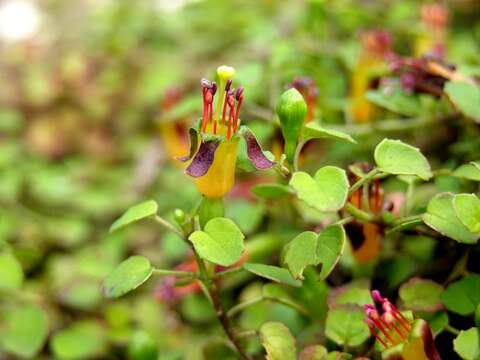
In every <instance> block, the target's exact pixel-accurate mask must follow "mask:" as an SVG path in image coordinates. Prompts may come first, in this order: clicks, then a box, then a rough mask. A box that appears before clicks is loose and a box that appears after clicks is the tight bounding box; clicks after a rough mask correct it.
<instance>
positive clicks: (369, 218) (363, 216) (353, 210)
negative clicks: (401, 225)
mask: <svg viewBox="0 0 480 360" xmlns="http://www.w3.org/2000/svg"><path fill="white" fill-rule="evenodd" d="M345 210H346V211H347V212H348V213H349V214H350V215H353V216H354V217H355V218H357V219H359V220H362V221H365V222H372V223H374V222H376V221H377V217H376V216H373V215H372V214H369V213H367V212H365V211H363V210H360V209H359V208H357V207H355V206H353V205H352V204H350V203H346V204H345Z"/></svg>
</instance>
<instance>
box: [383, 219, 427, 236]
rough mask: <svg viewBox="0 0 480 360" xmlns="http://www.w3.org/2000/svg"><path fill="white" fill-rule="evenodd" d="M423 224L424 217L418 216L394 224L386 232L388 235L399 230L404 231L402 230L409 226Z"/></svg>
mask: <svg viewBox="0 0 480 360" xmlns="http://www.w3.org/2000/svg"><path fill="white" fill-rule="evenodd" d="M421 224H423V220H422V218H421V217H420V218H418V219H411V220H408V221H404V222H402V223H400V224H398V225H396V226H394V227H393V228H391V229H389V230H387V231H386V232H385V234H386V235H390V234H393V233H395V232H398V231H402V230H405V229H409V228H412V227H415V226H417V225H421Z"/></svg>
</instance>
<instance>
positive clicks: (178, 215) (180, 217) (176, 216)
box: [173, 209, 185, 226]
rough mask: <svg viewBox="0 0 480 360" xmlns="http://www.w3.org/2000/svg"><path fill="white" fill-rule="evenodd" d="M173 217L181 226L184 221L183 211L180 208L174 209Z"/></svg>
mask: <svg viewBox="0 0 480 360" xmlns="http://www.w3.org/2000/svg"><path fill="white" fill-rule="evenodd" d="M173 218H174V219H175V221H176V222H177V224H179V225H180V226H181V225H182V224H183V223H184V222H185V212H184V211H183V210H182V209H175V211H174V212H173Z"/></svg>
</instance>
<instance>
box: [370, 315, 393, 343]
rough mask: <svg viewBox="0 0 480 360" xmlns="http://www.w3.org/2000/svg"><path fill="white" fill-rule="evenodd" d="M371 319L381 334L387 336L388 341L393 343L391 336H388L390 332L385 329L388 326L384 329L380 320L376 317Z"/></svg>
mask: <svg viewBox="0 0 480 360" xmlns="http://www.w3.org/2000/svg"><path fill="white" fill-rule="evenodd" d="M372 320H373V322H374V323H375V326H376V327H377V328H378V330H380V331H381V332H382V334H383V335H384V336H385V337H386V338H387V340H388V341H390V342H391V343H392V344H395V341H394V340H393V338H392V337H391V336H390V334H389V333H388V331H387V330H389V329H388V328H387V329H384V328H383V325H382V323H381V321H379V320H378V319H372Z"/></svg>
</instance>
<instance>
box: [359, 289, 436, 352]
mask: <svg viewBox="0 0 480 360" xmlns="http://www.w3.org/2000/svg"><path fill="white" fill-rule="evenodd" d="M372 298H373V300H374V301H375V303H376V304H378V305H380V307H381V310H380V311H379V310H377V306H376V305H370V304H367V305H365V306H364V310H365V314H366V316H367V320H366V323H367V325H368V327H369V328H370V332H371V333H372V335H373V336H374V337H375V338H376V339H377V341H378V342H379V343H380V344H381V346H382V347H383V351H382V359H384V360H441V358H440V355H439V354H438V352H437V349H436V348H435V343H434V341H433V336H432V332H431V330H430V327H429V326H428V324H427V322H426V321H425V320H423V319H413V317H411V316H408V315H407V314H402V313H401V312H400V311H399V310H398V309H397V308H396V307H395V305H393V304H392V303H391V302H390V301H389V300H388V299H387V298H384V297H382V296H381V295H380V292H379V291H377V290H374V291H372Z"/></svg>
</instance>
